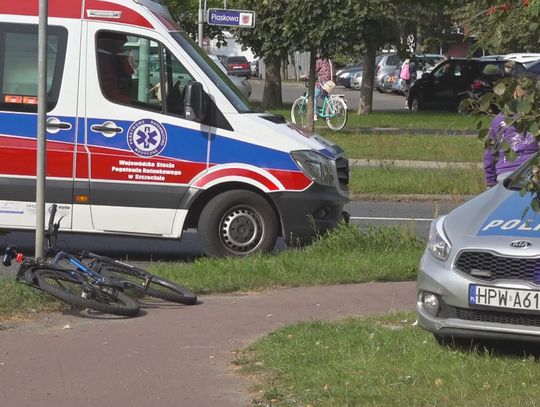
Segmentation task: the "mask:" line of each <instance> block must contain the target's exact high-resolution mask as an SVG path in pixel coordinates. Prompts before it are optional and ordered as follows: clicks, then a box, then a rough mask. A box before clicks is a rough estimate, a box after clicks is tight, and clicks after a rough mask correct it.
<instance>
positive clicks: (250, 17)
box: [208, 8, 255, 28]
mask: <svg viewBox="0 0 540 407" xmlns="http://www.w3.org/2000/svg"><path fill="white" fill-rule="evenodd" d="M208 24H210V25H228V26H234V27H248V28H250V27H253V26H254V25H255V12H253V11H249V10H222V9H217V8H209V9H208Z"/></svg>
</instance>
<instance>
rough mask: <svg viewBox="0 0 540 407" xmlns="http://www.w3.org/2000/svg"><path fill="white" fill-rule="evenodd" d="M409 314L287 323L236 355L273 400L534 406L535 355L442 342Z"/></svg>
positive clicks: (259, 392)
mask: <svg viewBox="0 0 540 407" xmlns="http://www.w3.org/2000/svg"><path fill="white" fill-rule="evenodd" d="M414 320H415V315H414V314H413V313H399V314H393V315H385V316H375V317H367V318H361V319H352V320H351V319H350V320H345V321H340V322H334V323H326V322H315V323H302V324H298V325H294V326H289V327H286V328H283V329H280V330H279V331H276V332H274V333H272V334H270V335H268V336H266V337H265V338H263V339H261V340H259V341H258V342H256V343H255V344H253V345H252V346H250V347H249V348H248V349H247V350H245V351H243V352H241V353H239V354H238V355H237V362H236V363H237V364H238V365H239V366H240V368H241V369H240V371H241V372H242V373H245V374H249V375H250V376H251V377H255V379H256V382H257V383H258V384H257V385H255V386H254V388H253V392H254V393H253V394H254V398H255V400H254V403H257V405H272V406H317V407H324V406H381V407H382V406H384V407H392V406H409V407H414V406H453V407H455V406H464V407H465V406H467V407H468V406H477V407H481V406H486V407H487V406H519V405H526V406H535V405H538V404H540V402H539V401H538V400H540V385H539V384H538V383H539V381H540V371H539V370H538V363H537V360H535V358H534V357H532V356H524V355H523V354H519V353H518V354H517V356H516V355H512V354H508V353H507V354H504V353H503V354H494V353H493V349H491V350H484V349H482V348H479V349H476V350H452V349H450V348H447V347H441V346H439V345H438V344H437V342H436V341H435V340H434V338H433V337H432V336H431V335H430V334H428V333H427V332H425V331H423V330H421V329H420V328H419V327H417V326H413V325H412V323H413V321H414Z"/></svg>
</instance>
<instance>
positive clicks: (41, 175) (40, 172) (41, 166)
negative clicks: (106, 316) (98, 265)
mask: <svg viewBox="0 0 540 407" xmlns="http://www.w3.org/2000/svg"><path fill="white" fill-rule="evenodd" d="M48 8H49V4H48V0H39V29H38V107H37V108H38V109H37V110H38V117H37V121H38V125H37V160H36V161H37V166H36V247H35V252H36V255H35V257H36V258H37V257H43V251H44V239H45V182H46V168H47V165H46V164H47V162H46V160H47V155H46V154H47V23H48V13H49V11H48Z"/></svg>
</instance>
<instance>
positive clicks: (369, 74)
mask: <svg viewBox="0 0 540 407" xmlns="http://www.w3.org/2000/svg"><path fill="white" fill-rule="evenodd" d="M376 54H377V49H376V48H375V47H373V46H369V47H368V49H367V51H366V53H365V54H364V64H363V70H364V73H363V74H362V84H361V85H360V103H359V104H358V114H369V113H371V109H372V106H373V82H374V81H375V56H376Z"/></svg>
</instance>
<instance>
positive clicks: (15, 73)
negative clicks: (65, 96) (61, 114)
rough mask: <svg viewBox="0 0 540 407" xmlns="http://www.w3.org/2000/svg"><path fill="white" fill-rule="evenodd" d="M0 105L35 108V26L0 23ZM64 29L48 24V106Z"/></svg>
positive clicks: (56, 88) (52, 102)
mask: <svg viewBox="0 0 540 407" xmlns="http://www.w3.org/2000/svg"><path fill="white" fill-rule="evenodd" d="M0 38H1V39H2V40H1V42H2V43H1V44H0V50H1V54H0V61H1V62H0V94H1V100H0V107H1V108H2V109H3V110H10V111H21V112H36V111H37V93H38V92H37V89H38V73H37V68H36V67H37V64H38V33H37V26H36V27H32V26H28V25H25V26H23V25H16V24H2V25H1V26H0ZM66 42H67V32H66V30H65V29H64V28H60V27H49V34H48V37H47V84H48V86H47V108H48V110H49V111H50V110H52V109H53V108H54V107H55V106H56V104H57V102H58V95H59V93H60V85H61V79H62V73H63V67H64V59H65V52H66Z"/></svg>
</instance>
